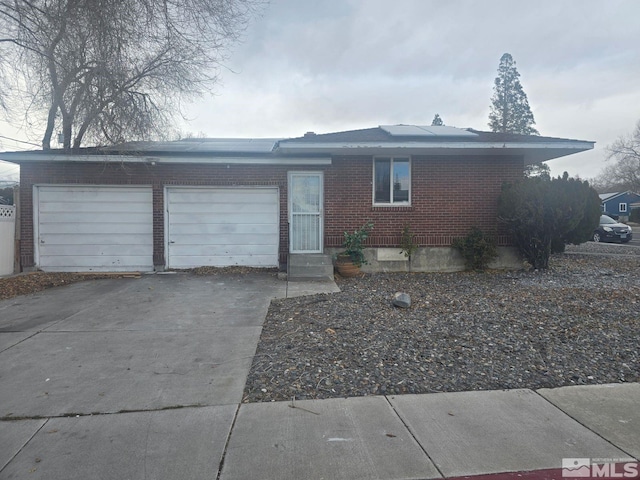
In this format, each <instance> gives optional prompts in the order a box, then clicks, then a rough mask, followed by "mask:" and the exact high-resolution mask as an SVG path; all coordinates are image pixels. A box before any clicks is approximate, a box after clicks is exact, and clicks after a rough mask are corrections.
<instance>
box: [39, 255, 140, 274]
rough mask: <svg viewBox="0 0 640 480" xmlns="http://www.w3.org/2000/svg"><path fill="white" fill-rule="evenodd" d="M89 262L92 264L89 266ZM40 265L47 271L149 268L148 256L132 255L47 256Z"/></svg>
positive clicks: (125, 270)
mask: <svg viewBox="0 0 640 480" xmlns="http://www.w3.org/2000/svg"><path fill="white" fill-rule="evenodd" d="M88 264H89V265H91V266H90V267H87V265H88ZM39 267H40V268H41V269H42V270H43V271H45V272H47V271H55V272H131V271H145V270H148V269H149V268H148V263H147V261H146V258H141V257H136V256H130V255H118V256H113V257H110V256H103V255H97V256H95V255H93V256H92V255H89V256H82V255H72V256H68V257H64V256H57V257H45V259H44V260H43V263H41V264H40V265H39Z"/></svg>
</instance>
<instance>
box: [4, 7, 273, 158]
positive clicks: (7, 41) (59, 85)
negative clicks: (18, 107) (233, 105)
mask: <svg viewBox="0 0 640 480" xmlns="http://www.w3.org/2000/svg"><path fill="white" fill-rule="evenodd" d="M261 3H262V2H261V1H260V0H0V31H3V32H5V34H4V35H5V36H4V37H3V38H0V47H1V51H0V55H1V57H0V58H10V59H11V65H12V66H13V71H14V72H15V73H18V74H20V75H19V76H18V75H16V78H17V79H18V80H17V81H16V82H15V83H14V84H13V90H12V91H11V93H12V97H16V96H19V95H20V93H21V91H22V92H25V91H26V95H22V96H23V98H25V99H26V102H27V103H26V106H25V110H26V112H27V117H28V118H29V119H36V120H37V119H38V118H44V132H43V136H42V147H43V148H44V149H49V148H50V147H51V139H52V135H53V133H54V131H55V130H56V129H61V131H62V134H63V137H64V148H65V149H66V150H77V149H78V148H80V146H81V145H83V144H85V143H87V142H90V143H94V144H101V143H102V144H104V143H110V144H112V143H117V142H122V141H125V140H135V139H146V138H151V137H154V136H156V137H157V136H162V134H163V132H165V131H166V130H167V127H168V126H169V125H170V122H171V120H172V119H173V118H174V117H175V116H176V115H179V114H180V106H181V104H182V102H183V101H184V100H186V99H190V98H193V97H195V96H198V95H201V94H203V93H205V92H207V91H210V90H211V89H212V87H213V86H214V85H215V83H216V81H217V79H218V69H219V67H220V65H221V62H222V61H223V60H224V59H225V58H226V57H227V55H228V47H229V46H230V45H231V44H233V43H234V42H236V41H237V40H238V39H239V38H240V36H241V34H242V33H243V31H244V29H245V28H246V26H247V23H248V21H249V20H250V19H251V17H252V16H253V14H255V13H256V12H257V11H258V8H259V7H260V5H261ZM3 54H4V55H3Z"/></svg>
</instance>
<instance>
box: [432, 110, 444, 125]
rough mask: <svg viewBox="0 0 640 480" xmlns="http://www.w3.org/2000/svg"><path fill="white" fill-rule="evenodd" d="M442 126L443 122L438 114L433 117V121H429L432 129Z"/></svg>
mask: <svg viewBox="0 0 640 480" xmlns="http://www.w3.org/2000/svg"><path fill="white" fill-rule="evenodd" d="M442 125H444V122H443V121H442V119H441V118H440V114H438V113H436V116H435V117H433V120H432V121H431V126H432V127H440V126H442Z"/></svg>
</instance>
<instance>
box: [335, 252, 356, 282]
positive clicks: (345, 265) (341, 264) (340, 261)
mask: <svg viewBox="0 0 640 480" xmlns="http://www.w3.org/2000/svg"><path fill="white" fill-rule="evenodd" d="M336 269H337V270H338V273H339V274H340V275H341V276H343V277H355V276H357V275H360V267H359V266H357V265H355V264H354V263H353V261H352V260H351V257H350V256H349V255H338V258H336Z"/></svg>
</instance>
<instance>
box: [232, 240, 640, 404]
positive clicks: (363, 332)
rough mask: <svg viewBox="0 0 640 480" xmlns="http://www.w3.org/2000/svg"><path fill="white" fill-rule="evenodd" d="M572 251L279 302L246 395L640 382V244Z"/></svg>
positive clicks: (393, 278) (350, 283) (391, 277)
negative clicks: (398, 297)
mask: <svg viewBox="0 0 640 480" xmlns="http://www.w3.org/2000/svg"><path fill="white" fill-rule="evenodd" d="M581 249H583V250H584V251H585V253H588V255H587V254H580V253H579V252H580V251H581ZM587 250H588V251H587ZM567 251H568V252H571V253H567V254H559V255H554V256H553V257H552V258H551V261H550V269H549V270H548V271H537V272H530V271H525V270H522V271H508V272H500V271H490V272H487V273H471V272H460V273H433V274H419V273H375V274H373V273H372V274H369V275H366V276H363V277H358V278H353V279H341V278H337V280H336V281H337V282H338V286H339V287H340V289H341V290H342V292H341V293H335V294H322V295H312V296H307V297H299V298H289V299H279V300H274V301H273V302H272V303H271V306H270V308H269V312H268V315H267V318H266V320H265V323H264V326H263V330H262V336H261V338H260V342H259V345H258V349H257V352H256V356H255V357H254V361H253V365H252V367H251V371H250V373H249V376H248V378H247V384H246V387H245V392H244V399H243V401H245V402H269V401H273V400H288V401H290V400H291V398H292V397H295V398H296V399H314V398H332V397H352V396H362V395H399V394H405V393H429V392H457V391H465V390H500V389H512V388H532V389H537V388H543V387H547V388H553V387H560V386H564V385H582V384H605V383H620V382H637V381H640V353H639V350H638V331H639V329H640V320H639V319H640V254H637V253H640V247H634V246H632V245H625V246H620V245H607V244H603V245H602V244H594V243H592V242H589V243H588V244H585V246H575V247H574V246H568V247H567ZM609 252H614V254H609ZM616 252H618V254H616ZM602 271H609V272H614V274H613V275H600V274H599V273H600V272H602ZM395 292H404V293H406V294H407V295H409V296H410V297H411V308H409V309H400V308H395V307H394V306H393V305H392V303H391V302H390V301H389V300H390V299H391V298H393V296H394V293H395ZM262 389H265V390H267V391H266V392H263V391H262Z"/></svg>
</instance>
